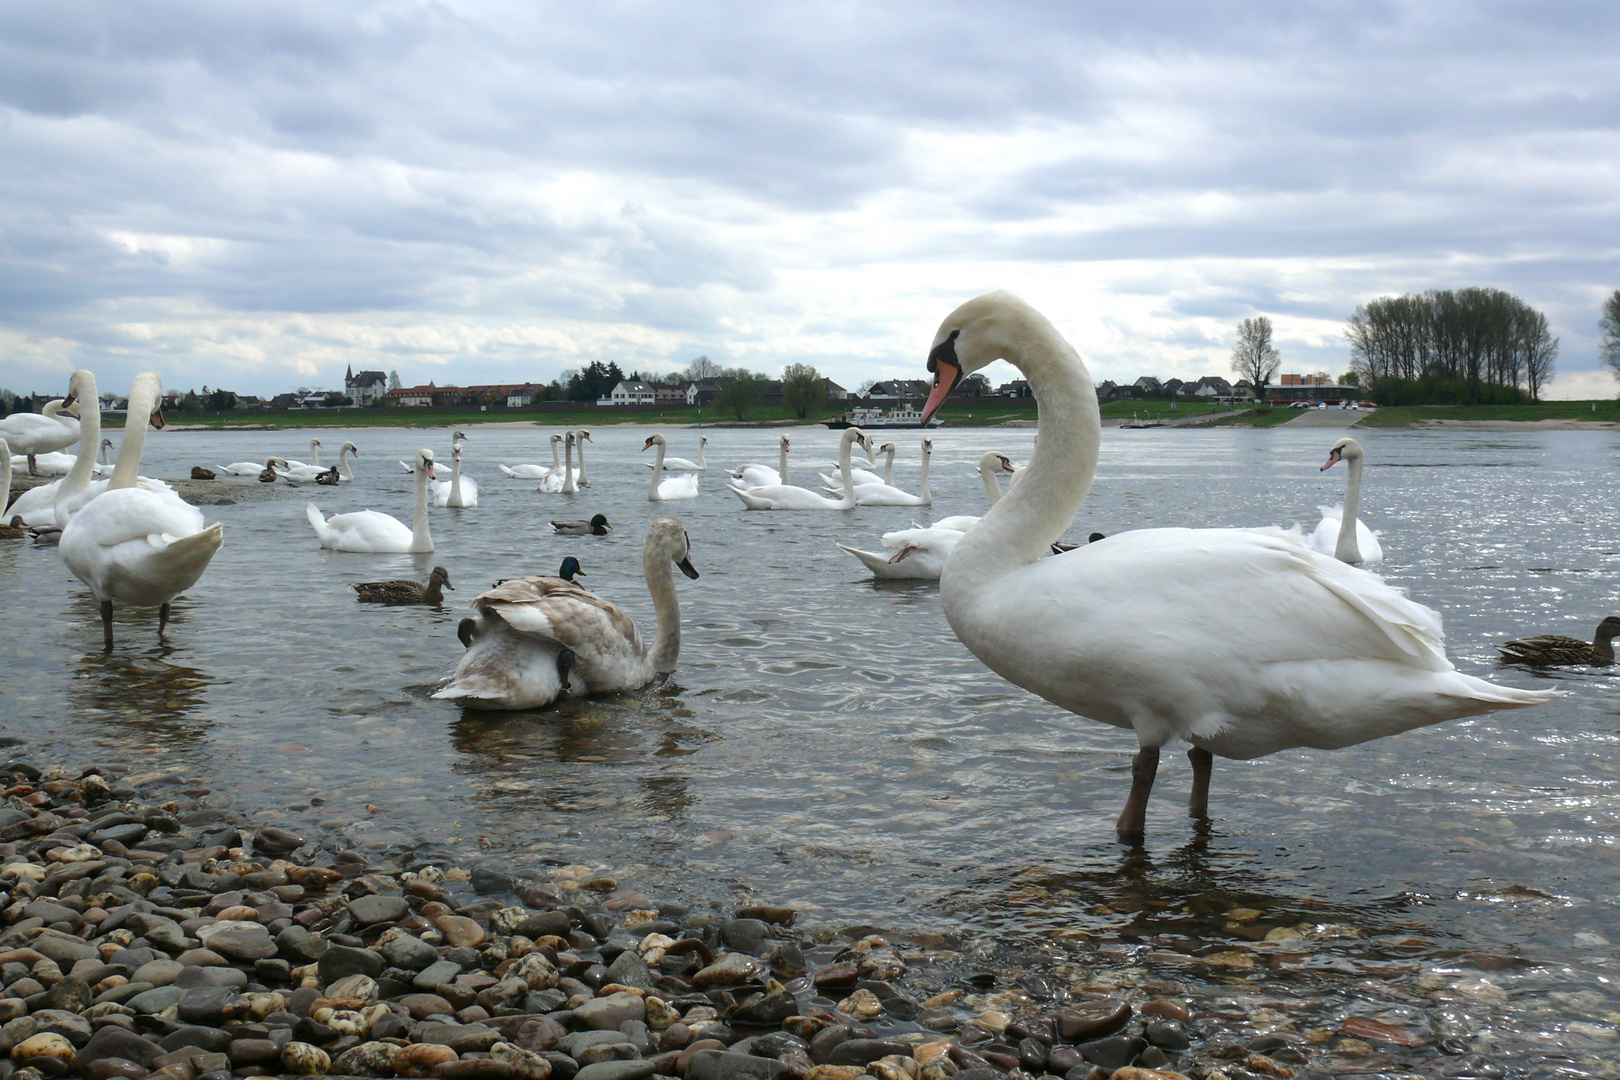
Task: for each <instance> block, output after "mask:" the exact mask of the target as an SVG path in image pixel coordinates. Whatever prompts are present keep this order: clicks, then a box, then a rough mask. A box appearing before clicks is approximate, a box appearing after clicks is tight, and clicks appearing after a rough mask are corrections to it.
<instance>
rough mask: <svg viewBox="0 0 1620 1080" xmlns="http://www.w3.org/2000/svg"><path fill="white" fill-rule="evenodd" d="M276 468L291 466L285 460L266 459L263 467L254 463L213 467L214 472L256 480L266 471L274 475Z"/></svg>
mask: <svg viewBox="0 0 1620 1080" xmlns="http://www.w3.org/2000/svg"><path fill="white" fill-rule="evenodd" d="M277 468H291V466H289V465H288V464H287V459H286V458H278V457H267V458H265V459H264V464H263V465H260V464H259V463H258V462H256V461H233V462H231V463H230V464H229V465H215V466H214V471H215V472H222V473H228V474H230V475H231V476H251V477H254V478H255V479H257V478H258V476H259V475H260V474H261V473H263V472H265V471H266V470H269V471H270V472H271V473H275V472H276V470H277Z"/></svg>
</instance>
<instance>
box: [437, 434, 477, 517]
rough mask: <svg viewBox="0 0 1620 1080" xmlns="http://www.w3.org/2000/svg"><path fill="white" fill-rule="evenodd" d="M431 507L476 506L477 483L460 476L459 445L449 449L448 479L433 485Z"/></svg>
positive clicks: (469, 478) (468, 477)
mask: <svg viewBox="0 0 1620 1080" xmlns="http://www.w3.org/2000/svg"><path fill="white" fill-rule="evenodd" d="M433 505H434V506H448V507H452V508H460V507H463V506H477V505H478V481H476V480H474V479H473V478H472V477H470V476H462V475H461V444H460V443H456V444H455V445H454V446H452V447H451V448H450V479H448V480H440V481H439V482H438V483H436V484H434V485H433Z"/></svg>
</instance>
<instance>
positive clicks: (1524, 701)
mask: <svg viewBox="0 0 1620 1080" xmlns="http://www.w3.org/2000/svg"><path fill="white" fill-rule="evenodd" d="M1456 677H1457V678H1459V679H1461V680H1463V682H1464V685H1465V687H1466V689H1467V694H1466V695H1463V694H1456V695H1453V696H1457V697H1464V696H1466V700H1469V701H1477V702H1479V703H1480V704H1482V705H1485V706H1486V708H1483V709H1480V710H1479V711H1480V712H1495V711H1496V710H1497V709H1528V708H1530V707H1531V706H1532V705H1545V704H1546V703H1547V702H1549V701H1551V700H1552V699H1553V698H1556V697H1563V696H1564V695H1563V691H1561V690H1522V689H1520V688H1519V687H1517V686H1502V685H1501V684H1499V683H1493V682H1488V681H1486V680H1485V679H1479V678H1475V677H1474V676H1472V675H1464V674H1463V673H1462V672H1460V671H1459V672H1456Z"/></svg>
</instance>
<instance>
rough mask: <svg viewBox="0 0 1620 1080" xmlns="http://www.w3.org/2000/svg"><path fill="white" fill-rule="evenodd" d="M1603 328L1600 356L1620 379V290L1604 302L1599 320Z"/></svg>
mask: <svg viewBox="0 0 1620 1080" xmlns="http://www.w3.org/2000/svg"><path fill="white" fill-rule="evenodd" d="M1598 325H1599V326H1601V327H1603V340H1602V341H1600V342H1598V356H1599V358H1601V359H1602V361H1603V363H1604V364H1606V365H1607V366H1608V368H1609V370H1610V371H1612V372H1614V374H1615V376H1616V377H1620V289H1616V290H1614V292H1612V293H1610V294H1609V298H1608V299H1607V300H1605V301H1603V317H1602V318H1600V319H1599V320H1598Z"/></svg>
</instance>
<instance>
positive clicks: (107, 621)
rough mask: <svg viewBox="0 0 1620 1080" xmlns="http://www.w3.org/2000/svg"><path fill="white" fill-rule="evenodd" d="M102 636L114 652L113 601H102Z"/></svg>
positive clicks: (110, 650) (107, 646) (109, 650)
mask: <svg viewBox="0 0 1620 1080" xmlns="http://www.w3.org/2000/svg"><path fill="white" fill-rule="evenodd" d="M101 636H102V639H103V640H104V642H105V643H106V649H107V651H108V652H112V647H113V642H112V601H111V600H103V601H102V602H101Z"/></svg>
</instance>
